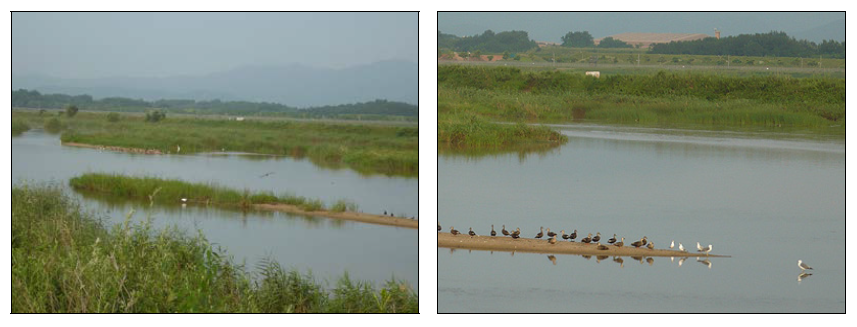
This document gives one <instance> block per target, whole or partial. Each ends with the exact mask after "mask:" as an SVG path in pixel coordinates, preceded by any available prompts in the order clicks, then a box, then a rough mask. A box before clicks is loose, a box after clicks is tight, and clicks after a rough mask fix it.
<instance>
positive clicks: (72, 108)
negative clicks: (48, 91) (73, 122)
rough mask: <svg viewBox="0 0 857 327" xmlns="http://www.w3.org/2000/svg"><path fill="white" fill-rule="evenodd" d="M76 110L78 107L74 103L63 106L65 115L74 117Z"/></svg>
mask: <svg viewBox="0 0 857 327" xmlns="http://www.w3.org/2000/svg"><path fill="white" fill-rule="evenodd" d="M77 111H78V109H77V106H75V105H68V106H65V114H66V116H69V117H74V115H77Z"/></svg>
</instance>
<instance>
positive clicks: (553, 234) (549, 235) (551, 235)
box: [548, 228, 556, 237]
mask: <svg viewBox="0 0 857 327" xmlns="http://www.w3.org/2000/svg"><path fill="white" fill-rule="evenodd" d="M554 236H556V233H554V232H551V229H550V228H548V237H554Z"/></svg>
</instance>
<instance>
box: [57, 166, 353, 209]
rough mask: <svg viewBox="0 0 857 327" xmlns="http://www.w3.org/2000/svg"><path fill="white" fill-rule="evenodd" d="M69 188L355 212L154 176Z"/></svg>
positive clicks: (92, 179) (96, 177) (80, 181)
mask: <svg viewBox="0 0 857 327" xmlns="http://www.w3.org/2000/svg"><path fill="white" fill-rule="evenodd" d="M69 186H71V187H72V188H73V189H75V190H77V191H81V192H89V193H98V194H104V195H110V196H116V197H122V198H126V199H137V200H147V201H150V202H151V203H166V204H176V203H182V202H183V201H182V199H186V200H185V201H186V202H187V203H192V204H211V205H216V206H224V207H232V208H240V209H245V210H246V209H250V208H251V207H252V206H253V205H254V204H263V203H264V204H288V205H293V206H296V207H298V208H300V209H302V210H304V211H327V210H330V211H333V212H344V211H351V212H356V211H357V210H358V207H357V204H355V203H353V202H351V201H348V200H345V199H341V200H338V201H336V202H334V203H331V204H328V205H325V204H324V203H323V202H322V201H321V200H319V199H308V198H306V197H303V196H298V195H294V194H280V195H275V194H273V193H271V192H250V191H248V190H244V191H238V190H234V189H229V188H226V187H223V186H218V185H214V184H203V183H189V182H185V181H180V180H171V179H161V178H154V177H130V176H123V175H114V174H100V173H87V174H83V175H80V176H78V177H74V178H72V179H71V180H69Z"/></svg>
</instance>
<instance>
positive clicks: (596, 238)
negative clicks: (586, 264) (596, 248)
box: [592, 232, 601, 242]
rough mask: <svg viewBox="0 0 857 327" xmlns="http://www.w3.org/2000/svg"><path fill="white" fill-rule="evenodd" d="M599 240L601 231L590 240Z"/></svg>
mask: <svg viewBox="0 0 857 327" xmlns="http://www.w3.org/2000/svg"><path fill="white" fill-rule="evenodd" d="M600 240H601V232H598V235H595V237H593V238H592V241H593V242H598V241H600Z"/></svg>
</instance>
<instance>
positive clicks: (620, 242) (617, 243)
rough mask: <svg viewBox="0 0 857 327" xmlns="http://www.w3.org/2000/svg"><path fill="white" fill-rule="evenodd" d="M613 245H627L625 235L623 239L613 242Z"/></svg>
mask: <svg viewBox="0 0 857 327" xmlns="http://www.w3.org/2000/svg"><path fill="white" fill-rule="evenodd" d="M613 245H615V246H618V247H620V248H621V247H622V246H623V245H625V238H624V237H623V238H622V240H621V241H619V242H616V243H613Z"/></svg>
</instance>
